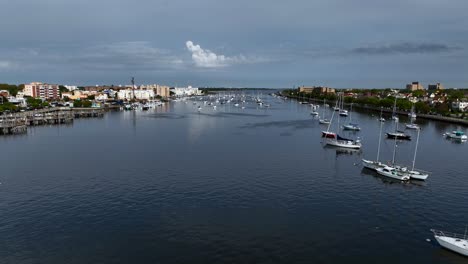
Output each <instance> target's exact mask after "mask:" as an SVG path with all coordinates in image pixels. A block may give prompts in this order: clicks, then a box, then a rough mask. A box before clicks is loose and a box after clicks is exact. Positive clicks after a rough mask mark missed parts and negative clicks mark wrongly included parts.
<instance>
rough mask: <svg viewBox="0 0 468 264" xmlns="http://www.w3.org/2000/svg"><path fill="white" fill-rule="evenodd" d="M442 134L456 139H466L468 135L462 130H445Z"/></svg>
mask: <svg viewBox="0 0 468 264" xmlns="http://www.w3.org/2000/svg"><path fill="white" fill-rule="evenodd" d="M444 136H445V137H447V138H452V139H458V140H467V139H468V137H467V136H466V135H465V133H464V132H462V131H452V132H446V133H445V134H444Z"/></svg>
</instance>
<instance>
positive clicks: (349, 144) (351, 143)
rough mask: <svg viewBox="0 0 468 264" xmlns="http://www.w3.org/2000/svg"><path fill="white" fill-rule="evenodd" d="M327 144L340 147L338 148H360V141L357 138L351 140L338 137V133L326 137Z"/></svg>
mask: <svg viewBox="0 0 468 264" xmlns="http://www.w3.org/2000/svg"><path fill="white" fill-rule="evenodd" d="M326 144H327V145H330V146H335V147H340V148H350V149H360V148H361V146H362V145H361V141H360V140H359V139H357V140H352V139H347V138H343V137H340V135H336V138H333V139H327V141H326Z"/></svg>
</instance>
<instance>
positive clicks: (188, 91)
mask: <svg viewBox="0 0 468 264" xmlns="http://www.w3.org/2000/svg"><path fill="white" fill-rule="evenodd" d="M171 92H174V95H175V96H192V95H201V91H200V90H199V89H198V88H194V87H192V86H189V87H174V88H171Z"/></svg>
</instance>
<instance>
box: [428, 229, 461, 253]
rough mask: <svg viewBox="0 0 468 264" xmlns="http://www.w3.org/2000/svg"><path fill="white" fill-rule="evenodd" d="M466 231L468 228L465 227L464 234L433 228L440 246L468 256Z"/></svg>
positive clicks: (432, 230)
mask: <svg viewBox="0 0 468 264" xmlns="http://www.w3.org/2000/svg"><path fill="white" fill-rule="evenodd" d="M466 231H467V229H466V228H465V234H464V235H462V234H456V233H451V232H446V231H440V230H436V229H431V232H432V233H433V234H434V238H435V239H436V240H437V242H438V243H439V245H440V246H442V247H444V248H446V249H449V250H452V251H454V252H457V253H459V254H461V255H463V256H466V257H468V237H467V236H466Z"/></svg>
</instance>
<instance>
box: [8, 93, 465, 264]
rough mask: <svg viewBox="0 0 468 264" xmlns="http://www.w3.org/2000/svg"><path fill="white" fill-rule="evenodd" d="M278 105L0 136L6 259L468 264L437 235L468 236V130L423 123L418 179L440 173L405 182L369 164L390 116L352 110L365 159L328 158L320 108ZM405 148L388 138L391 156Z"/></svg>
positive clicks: (141, 114) (407, 149)
mask: <svg viewBox="0 0 468 264" xmlns="http://www.w3.org/2000/svg"><path fill="white" fill-rule="evenodd" d="M264 97H265V98H266V96H264ZM268 101H269V102H270V104H271V107H270V108H260V107H258V106H257V105H256V104H253V103H249V104H248V105H246V109H241V108H239V107H234V106H233V105H232V104H225V105H222V106H218V109H217V110H216V111H213V110H212V109H211V108H208V107H207V106H202V107H203V109H202V110H201V112H200V113H198V112H197V106H196V105H194V104H192V102H191V101H188V103H185V102H172V103H170V104H167V105H165V106H164V107H162V108H157V109H156V110H150V111H137V112H135V111H126V112H109V113H107V114H106V115H105V116H104V118H102V119H86V120H75V121H74V123H73V124H72V125H68V126H59V125H57V126H43V127H31V128H30V129H29V131H28V133H27V134H26V135H19V136H7V137H2V138H0V142H1V143H0V144H1V145H2V149H3V151H2V153H1V154H0V155H1V156H0V157H1V160H2V165H3V166H2V172H3V173H2V176H1V177H0V182H1V185H0V192H1V195H2V199H1V201H0V211H1V212H2V217H1V218H0V237H2V239H1V244H0V262H2V263H64V262H66V263H129V262H132V263H189V262H190V263H213V262H218V263H219V262H232V263H285V262H288V263H310V262H313V263H340V262H346V263H394V262H398V263H423V262H424V263H465V262H466V258H463V257H461V256H458V255H456V254H454V253H451V252H448V251H446V250H443V249H442V248H440V247H439V246H438V245H436V243H435V242H434V241H433V238H432V234H431V233H430V232H429V229H431V228H438V229H443V230H449V231H460V232H461V231H462V230H463V228H464V227H465V225H466V224H468V218H467V217H466V212H467V211H468V203H467V202H466V201H467V198H468V197H467V194H466V193H467V192H466V190H467V189H468V181H467V180H466V177H467V175H466V171H467V170H468V163H467V162H466V156H467V154H468V150H467V147H468V146H467V145H466V144H456V143H453V142H451V141H448V140H446V139H444V138H443V137H442V134H443V133H444V132H446V131H451V130H454V129H456V128H457V126H456V125H451V124H446V123H440V122H437V121H427V120H417V123H418V124H420V125H421V127H422V132H421V138H420V145H419V153H418V159H417V167H419V168H422V169H424V170H428V171H431V172H432V175H431V176H430V177H429V179H428V180H427V181H426V182H417V181H411V182H409V183H400V182H395V181H391V180H387V179H384V178H381V177H379V176H376V175H375V174H374V173H372V172H370V171H366V170H363V169H362V167H361V166H360V165H359V162H360V159H361V158H369V159H373V158H374V157H375V155H376V151H377V146H376V145H377V142H378V128H379V122H378V121H377V114H374V116H371V115H368V114H367V113H365V112H362V113H355V112H353V120H354V121H357V122H358V123H359V124H360V126H361V128H362V131H361V132H359V133H356V134H351V133H349V132H347V133H344V134H345V135H350V136H353V135H359V136H360V137H361V139H362V141H363V149H362V151H358V152H349V151H342V150H338V149H334V148H324V147H323V146H322V144H321V143H320V131H321V130H323V129H324V127H323V126H321V125H319V124H318V121H317V120H313V118H312V117H311V116H310V115H309V112H310V107H309V106H307V105H300V104H298V103H297V102H296V101H293V100H286V101H282V100H279V99H277V98H272V97H268ZM197 104H202V103H200V102H199V101H197ZM321 111H322V110H321V109H320V110H319V112H320V113H321ZM404 121H405V120H404V119H403V118H402V124H403V123H404ZM402 126H403V125H402ZM392 129H393V124H392V122H389V121H387V122H386V123H385V124H384V132H385V131H390V130H392ZM410 133H413V135H414V134H415V132H410ZM414 143H415V142H414V140H413V141H410V142H402V143H400V145H399V147H398V149H399V150H398V154H397V160H398V161H406V163H410V161H411V159H412V155H413V148H414ZM392 149H393V141H391V140H383V143H382V150H381V151H382V154H381V155H382V157H383V160H389V159H391V151H392ZM427 238H430V239H431V240H432V242H427V241H426V239H427Z"/></svg>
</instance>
